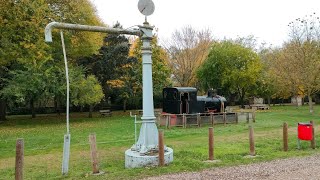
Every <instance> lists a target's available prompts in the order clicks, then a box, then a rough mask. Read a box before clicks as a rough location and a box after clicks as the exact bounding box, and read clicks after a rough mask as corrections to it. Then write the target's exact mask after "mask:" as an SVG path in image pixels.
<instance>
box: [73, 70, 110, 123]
mask: <svg viewBox="0 0 320 180" xmlns="http://www.w3.org/2000/svg"><path fill="white" fill-rule="evenodd" d="M77 78H79V77H77ZM71 90H72V93H71V94H72V102H73V104H75V105H82V106H83V105H89V106H90V110H89V118H92V111H93V107H94V106H95V105H96V104H98V103H99V102H100V101H101V99H102V98H103V97H104V94H103V91H102V87H101V85H100V84H99V82H98V80H97V79H96V77H95V76H94V75H89V76H88V77H87V78H84V77H82V78H81V79H80V82H76V81H74V83H73V85H72V88H71Z"/></svg>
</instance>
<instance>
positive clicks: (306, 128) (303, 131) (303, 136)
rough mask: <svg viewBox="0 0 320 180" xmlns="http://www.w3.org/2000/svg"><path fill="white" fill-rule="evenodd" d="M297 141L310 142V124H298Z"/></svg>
mask: <svg viewBox="0 0 320 180" xmlns="http://www.w3.org/2000/svg"><path fill="white" fill-rule="evenodd" d="M298 139H300V140H307V141H310V140H312V124H310V123H298Z"/></svg>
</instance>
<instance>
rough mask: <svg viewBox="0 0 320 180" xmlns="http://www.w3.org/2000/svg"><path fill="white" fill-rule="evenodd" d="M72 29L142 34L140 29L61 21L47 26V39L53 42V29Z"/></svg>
mask: <svg viewBox="0 0 320 180" xmlns="http://www.w3.org/2000/svg"><path fill="white" fill-rule="evenodd" d="M53 28H57V29H72V30H81V31H91V32H106V33H112V34H128V35H136V36H141V35H142V33H141V31H140V30H139V29H133V30H126V29H120V28H107V27H102V26H88V25H80V24H69V23H59V22H51V23H49V24H48V25H47V26H46V28H45V41H46V42H52V29H53Z"/></svg>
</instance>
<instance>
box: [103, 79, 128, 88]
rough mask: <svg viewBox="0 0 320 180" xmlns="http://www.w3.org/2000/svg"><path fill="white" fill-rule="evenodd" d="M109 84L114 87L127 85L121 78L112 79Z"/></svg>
mask: <svg viewBox="0 0 320 180" xmlns="http://www.w3.org/2000/svg"><path fill="white" fill-rule="evenodd" d="M107 84H108V85H109V86H111V87H113V88H122V87H124V85H125V83H124V81H122V80H119V79H115V80H110V81H108V82H107Z"/></svg>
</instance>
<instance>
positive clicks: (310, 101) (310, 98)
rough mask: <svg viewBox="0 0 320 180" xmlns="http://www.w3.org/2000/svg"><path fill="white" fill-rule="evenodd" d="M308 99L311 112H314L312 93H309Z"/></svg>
mask: <svg viewBox="0 0 320 180" xmlns="http://www.w3.org/2000/svg"><path fill="white" fill-rule="evenodd" d="M308 100H309V111H310V113H311V114H313V104H312V97H311V94H308Z"/></svg>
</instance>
